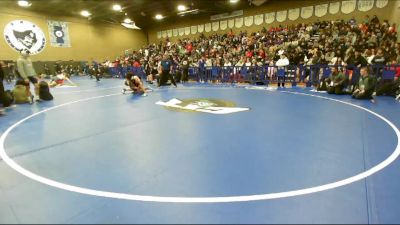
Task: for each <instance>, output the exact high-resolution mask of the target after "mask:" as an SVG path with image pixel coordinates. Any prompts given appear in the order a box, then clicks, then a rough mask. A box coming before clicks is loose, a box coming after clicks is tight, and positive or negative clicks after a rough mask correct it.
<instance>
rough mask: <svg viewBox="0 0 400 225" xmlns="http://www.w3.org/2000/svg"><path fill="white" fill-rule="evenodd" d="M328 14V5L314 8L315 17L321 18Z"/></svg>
mask: <svg viewBox="0 0 400 225" xmlns="http://www.w3.org/2000/svg"><path fill="white" fill-rule="evenodd" d="M327 13H328V4H322V5H316V6H315V12H314V14H315V16H317V17H323V16H325V15H326V14H327Z"/></svg>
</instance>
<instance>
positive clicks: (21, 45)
mask: <svg viewBox="0 0 400 225" xmlns="http://www.w3.org/2000/svg"><path fill="white" fill-rule="evenodd" d="M4 38H5V39H6V42H7V44H8V45H9V46H10V47H11V48H13V49H14V50H16V51H18V52H20V51H22V50H29V51H30V53H31V54H32V55H35V54H38V53H40V52H42V51H43V49H44V47H45V46H46V37H45V36H44V33H43V31H42V29H40V27H38V26H37V25H36V24H34V23H32V22H29V21H25V20H14V21H11V22H10V23H8V24H7V25H6V26H5V28H4Z"/></svg>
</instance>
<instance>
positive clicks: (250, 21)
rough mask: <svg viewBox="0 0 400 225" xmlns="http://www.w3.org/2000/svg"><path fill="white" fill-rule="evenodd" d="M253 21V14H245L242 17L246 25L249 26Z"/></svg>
mask: <svg viewBox="0 0 400 225" xmlns="http://www.w3.org/2000/svg"><path fill="white" fill-rule="evenodd" d="M253 22H254V16H246V17H245V18H244V25H245V26H246V27H250V26H251V25H253Z"/></svg>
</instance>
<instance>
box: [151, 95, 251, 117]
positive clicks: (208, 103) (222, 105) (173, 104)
mask: <svg viewBox="0 0 400 225" xmlns="http://www.w3.org/2000/svg"><path fill="white" fill-rule="evenodd" d="M156 104H157V105H161V106H165V107H167V108H168V109H171V110H176V111H183V112H204V113H211V114H230V113H236V112H243V111H248V110H250V108H238V107H235V103H233V102H230V101H223V100H216V99H186V100H179V99H176V98H173V99H171V100H169V101H167V102H163V101H158V102H156Z"/></svg>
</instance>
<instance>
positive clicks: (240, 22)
mask: <svg viewBox="0 0 400 225" xmlns="http://www.w3.org/2000/svg"><path fill="white" fill-rule="evenodd" d="M242 26H243V17H239V18H235V27H236V28H241V27H242Z"/></svg>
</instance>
